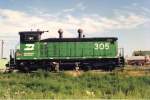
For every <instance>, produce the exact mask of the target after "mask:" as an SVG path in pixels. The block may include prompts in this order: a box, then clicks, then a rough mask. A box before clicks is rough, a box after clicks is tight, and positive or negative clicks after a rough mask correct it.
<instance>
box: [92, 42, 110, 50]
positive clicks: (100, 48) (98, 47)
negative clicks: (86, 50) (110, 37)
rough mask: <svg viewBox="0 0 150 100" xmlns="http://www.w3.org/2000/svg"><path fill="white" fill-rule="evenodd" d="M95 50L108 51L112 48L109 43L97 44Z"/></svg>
mask: <svg viewBox="0 0 150 100" xmlns="http://www.w3.org/2000/svg"><path fill="white" fill-rule="evenodd" d="M94 45H95V48H94V49H95V50H104V49H105V50H108V49H109V48H110V46H109V43H95V44H94Z"/></svg>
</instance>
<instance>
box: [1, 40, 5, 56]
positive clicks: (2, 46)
mask: <svg viewBox="0 0 150 100" xmlns="http://www.w3.org/2000/svg"><path fill="white" fill-rule="evenodd" d="M3 50H4V40H2V41H1V59H2V58H3Z"/></svg>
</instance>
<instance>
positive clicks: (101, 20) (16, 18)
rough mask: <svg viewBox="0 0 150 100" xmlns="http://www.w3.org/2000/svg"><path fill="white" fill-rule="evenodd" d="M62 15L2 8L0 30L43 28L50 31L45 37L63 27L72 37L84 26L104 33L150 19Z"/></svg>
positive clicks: (88, 30)
mask: <svg viewBox="0 0 150 100" xmlns="http://www.w3.org/2000/svg"><path fill="white" fill-rule="evenodd" d="M81 5H82V4H80V5H79V6H81ZM62 16H63V17H61V18H60V17H58V16H55V17H54V16H51V15H50V14H45V15H44V16H38V15H34V14H32V15H31V14H28V13H25V12H20V11H15V10H10V9H0V27H1V28H0V31H1V33H8V35H9V34H13V33H17V32H18V31H24V30H30V29H41V30H49V31H50V32H49V33H47V34H45V35H44V37H50V36H53V37H56V36H57V30H58V29H59V28H62V29H64V32H65V33H64V35H65V37H72V36H75V34H73V31H74V32H76V30H77V29H78V28H83V30H84V31H85V32H86V33H87V34H93V33H102V32H105V31H110V30H118V29H132V28H136V27H137V26H139V25H142V24H144V23H146V22H147V20H149V19H148V18H147V17H144V16H141V15H136V14H129V15H126V16H125V15H118V16H114V17H112V18H108V17H105V16H100V15H96V16H81V17H75V16H73V15H71V14H67V15H62ZM95 36H96V35H95Z"/></svg>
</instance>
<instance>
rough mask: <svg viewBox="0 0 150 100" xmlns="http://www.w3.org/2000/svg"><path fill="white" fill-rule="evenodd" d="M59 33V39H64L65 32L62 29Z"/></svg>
mask: <svg viewBox="0 0 150 100" xmlns="http://www.w3.org/2000/svg"><path fill="white" fill-rule="evenodd" d="M58 33H59V38H60V39H61V38H63V30H62V29H59V30H58Z"/></svg>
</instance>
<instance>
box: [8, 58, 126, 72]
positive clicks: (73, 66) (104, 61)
mask: <svg viewBox="0 0 150 100" xmlns="http://www.w3.org/2000/svg"><path fill="white" fill-rule="evenodd" d="M123 65H124V58H123V57H119V58H99V59H82V60H75V59H67V60H60V59H55V60H54V59H53V60H49V59H45V60H15V59H11V60H10V64H8V65H7V67H9V68H10V69H17V70H19V71H23V72H30V71H34V70H38V69H43V70H46V71H60V70H85V71H86V70H97V69H102V70H110V71H111V70H113V69H115V68H116V67H122V66H123Z"/></svg>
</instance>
